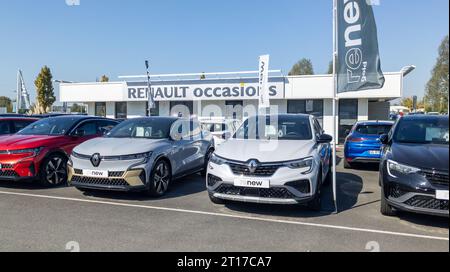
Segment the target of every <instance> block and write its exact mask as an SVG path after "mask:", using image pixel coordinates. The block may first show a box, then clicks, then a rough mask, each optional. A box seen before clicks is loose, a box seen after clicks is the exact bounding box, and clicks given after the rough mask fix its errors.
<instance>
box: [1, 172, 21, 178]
mask: <svg viewBox="0 0 450 272" xmlns="http://www.w3.org/2000/svg"><path fill="white" fill-rule="evenodd" d="M0 177H2V178H18V177H19V175H18V174H17V173H16V171H13V170H6V171H0Z"/></svg>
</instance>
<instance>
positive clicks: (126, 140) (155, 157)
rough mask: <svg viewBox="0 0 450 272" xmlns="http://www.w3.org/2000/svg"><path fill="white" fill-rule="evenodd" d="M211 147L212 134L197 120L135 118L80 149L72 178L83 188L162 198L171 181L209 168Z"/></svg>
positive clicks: (76, 151)
mask: <svg viewBox="0 0 450 272" xmlns="http://www.w3.org/2000/svg"><path fill="white" fill-rule="evenodd" d="M213 147H214V143H213V138H212V135H211V134H210V133H209V132H205V131H203V130H202V129H201V126H200V125H199V123H198V122H196V121H194V120H185V119H179V118H170V117H149V118H139V119H132V120H128V121H124V122H123V123H121V124H119V125H118V126H117V127H115V128H114V129H113V130H111V132H110V133H108V134H107V135H106V136H105V137H103V138H97V139H94V140H91V141H87V142H85V143H83V144H81V145H79V146H78V147H76V148H75V149H74V151H73V153H72V156H71V158H70V161H69V165H68V168H69V181H70V184H71V185H73V186H75V187H76V188H78V189H79V190H81V191H86V190H92V189H95V190H111V191H144V192H146V193H148V194H149V195H151V196H156V197H158V196H162V195H164V194H165V193H166V192H167V189H168V188H169V185H170V183H171V181H172V180H174V179H178V178H181V177H184V176H187V175H190V174H194V173H197V172H201V171H205V169H206V167H207V164H208V161H209V157H210V155H211V154H212V153H213V152H214V149H213Z"/></svg>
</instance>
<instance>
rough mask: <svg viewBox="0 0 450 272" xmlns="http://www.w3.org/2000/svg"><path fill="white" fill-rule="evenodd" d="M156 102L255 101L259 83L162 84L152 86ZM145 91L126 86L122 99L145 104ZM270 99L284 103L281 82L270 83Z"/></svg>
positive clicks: (139, 86) (140, 85)
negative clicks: (280, 100)
mask: <svg viewBox="0 0 450 272" xmlns="http://www.w3.org/2000/svg"><path fill="white" fill-rule="evenodd" d="M152 90H153V94H154V99H155V101H199V100H252V99H258V98H259V96H260V93H259V82H258V80H252V81H249V80H246V81H242V82H241V81H230V82H223V80H222V81H221V82H210V83H208V82H205V81H198V82H192V81H191V82H189V83H188V84H185V82H164V83H161V84H157V83H153V84H152ZM148 93H149V92H148V87H147V84H145V83H133V82H128V83H127V90H126V93H125V95H124V98H125V100H127V101H148ZM269 96H270V99H284V79H283V78H279V79H271V81H270V83H269Z"/></svg>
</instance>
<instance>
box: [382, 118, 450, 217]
mask: <svg viewBox="0 0 450 272" xmlns="http://www.w3.org/2000/svg"><path fill="white" fill-rule="evenodd" d="M448 122H449V120H448V116H420V115H414V116H407V117H402V118H400V119H399V120H398V121H397V123H396V124H395V126H394V128H393V129H392V131H391V132H390V134H389V135H383V136H382V137H381V142H382V143H383V144H384V146H383V151H382V159H381V164H380V185H381V187H382V194H381V213H382V214H384V215H387V216H393V215H395V213H396V210H403V211H409V212H415V213H423V214H429V215H438V216H446V217H448V216H449V210H448V201H449V195H448V192H449V176H448V175H449V170H448V168H449V166H448V163H449V162H448V157H449V130H448V125H449V123H448Z"/></svg>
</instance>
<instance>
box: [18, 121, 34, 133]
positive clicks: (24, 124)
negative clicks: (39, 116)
mask: <svg viewBox="0 0 450 272" xmlns="http://www.w3.org/2000/svg"><path fill="white" fill-rule="evenodd" d="M32 123H34V121H32V120H30V121H15V122H14V132H18V131H21V130H22V129H24V128H26V127H27V126H29V125H30V124H32Z"/></svg>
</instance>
